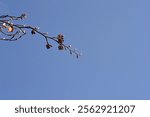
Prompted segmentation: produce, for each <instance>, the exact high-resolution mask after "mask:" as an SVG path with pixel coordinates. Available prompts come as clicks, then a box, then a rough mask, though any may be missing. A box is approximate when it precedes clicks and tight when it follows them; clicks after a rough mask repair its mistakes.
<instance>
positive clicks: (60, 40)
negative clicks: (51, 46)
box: [57, 34, 64, 44]
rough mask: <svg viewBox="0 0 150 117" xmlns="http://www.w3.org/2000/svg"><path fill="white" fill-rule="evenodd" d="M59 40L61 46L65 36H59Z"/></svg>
mask: <svg viewBox="0 0 150 117" xmlns="http://www.w3.org/2000/svg"><path fill="white" fill-rule="evenodd" d="M57 39H58V43H59V44H63V42H64V36H63V35H62V34H59V35H58V37H57Z"/></svg>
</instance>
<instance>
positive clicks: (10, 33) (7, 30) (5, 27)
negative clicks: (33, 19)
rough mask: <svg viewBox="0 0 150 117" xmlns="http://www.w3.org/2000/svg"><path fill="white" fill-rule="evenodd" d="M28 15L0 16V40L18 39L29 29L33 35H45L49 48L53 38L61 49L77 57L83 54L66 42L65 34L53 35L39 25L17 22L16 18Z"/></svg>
mask: <svg viewBox="0 0 150 117" xmlns="http://www.w3.org/2000/svg"><path fill="white" fill-rule="evenodd" d="M26 17H27V16H26V14H21V15H20V16H18V17H16V16H10V15H2V16H0V40H3V41H17V40H19V39H21V38H22V37H23V36H24V35H26V34H27V31H30V33H31V34H32V35H34V34H39V35H41V36H43V37H44V39H45V42H46V48H47V49H50V48H51V47H52V45H51V44H50V43H49V41H50V40H52V41H54V42H56V43H57V44H58V49H59V50H68V51H69V53H70V54H75V55H76V57H77V58H78V57H79V56H81V53H80V52H79V51H78V50H77V49H74V48H72V47H71V45H65V44H64V36H63V34H58V35H57V36H54V37H51V36H49V35H48V33H45V32H41V31H40V30H39V28H38V27H34V26H30V25H22V24H16V23H15V22H16V20H23V19H25V18H26Z"/></svg>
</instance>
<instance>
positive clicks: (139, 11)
mask: <svg viewBox="0 0 150 117" xmlns="http://www.w3.org/2000/svg"><path fill="white" fill-rule="evenodd" d="M149 4H150V1H149V0H74V1H73V0H72V1H71V0H38V1H37V0H30V1H18V0H13V1H10V0H0V7H1V9H0V14H1V15H2V14H11V15H20V14H21V13H24V12H25V13H27V14H28V18H27V19H26V20H25V21H22V22H19V23H23V24H28V25H33V26H38V27H40V30H41V31H42V32H49V35H50V36H56V35H57V34H59V33H63V34H64V35H65V43H66V44H68V45H70V44H71V45H72V46H73V47H75V48H77V49H78V50H80V51H81V52H82V53H83V56H82V57H80V58H79V59H76V58H75V57H74V56H72V55H70V54H69V53H68V52H66V51H58V50H57V45H56V44H55V43H54V47H53V48H52V49H51V50H47V49H46V48H45V40H44V38H42V37H41V36H37V35H35V36H32V35H30V34H28V35H26V36H25V37H23V38H22V39H21V40H19V41H16V42H3V41H0V53H1V55H0V58H1V59H0V99H99V100H101V99H102V100H103V99H150V93H148V92H149V89H150V85H149V82H150V72H149V71H150V51H149V50H150V46H149V45H150V23H149V22H150V15H149V11H150V7H149Z"/></svg>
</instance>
